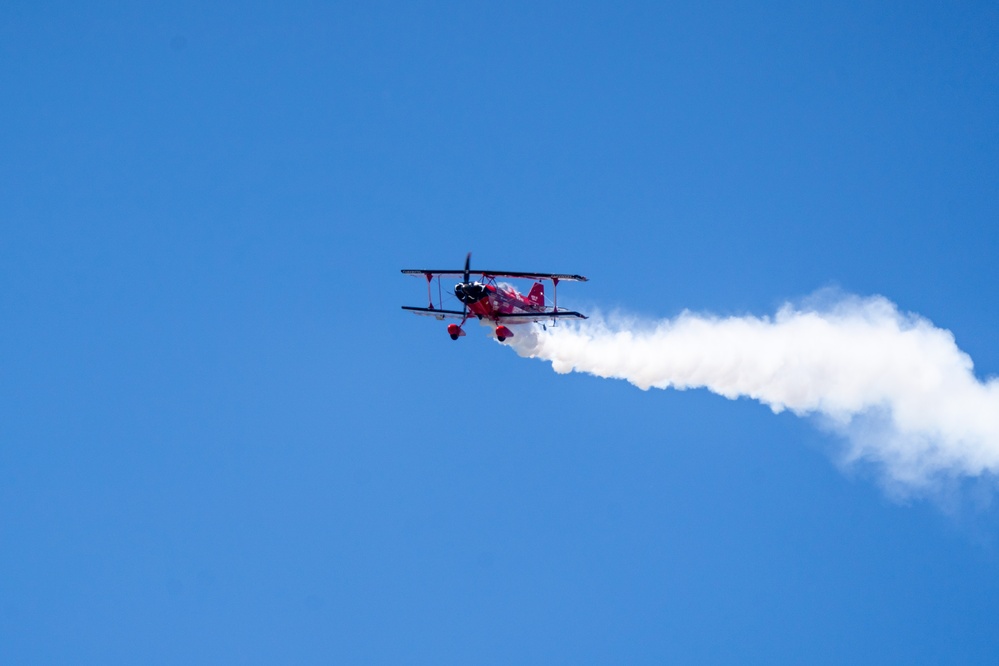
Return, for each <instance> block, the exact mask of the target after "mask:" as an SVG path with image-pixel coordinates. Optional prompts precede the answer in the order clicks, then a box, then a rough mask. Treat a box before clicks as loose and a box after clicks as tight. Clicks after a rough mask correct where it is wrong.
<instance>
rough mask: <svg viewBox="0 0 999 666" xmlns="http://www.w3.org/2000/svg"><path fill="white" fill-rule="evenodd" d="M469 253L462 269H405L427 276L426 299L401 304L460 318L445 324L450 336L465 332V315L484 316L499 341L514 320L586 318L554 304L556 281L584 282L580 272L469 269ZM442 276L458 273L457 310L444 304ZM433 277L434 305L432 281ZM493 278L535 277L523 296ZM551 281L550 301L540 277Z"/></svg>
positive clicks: (439, 316) (510, 334) (431, 314)
mask: <svg viewBox="0 0 999 666" xmlns="http://www.w3.org/2000/svg"><path fill="white" fill-rule="evenodd" d="M471 263H472V253H471V252H469V253H468V256H467V257H465V269H464V270H430V269H424V268H415V269H405V270H403V271H402V272H403V273H404V274H406V275H422V276H423V277H424V278H426V280H427V301H428V302H429V304H428V305H427V307H425V308H417V307H411V306H408V305H404V306H402V309H403V310H408V311H409V312H412V313H414V314H418V315H424V316H428V317H434V318H435V319H437V320H444V319H460V320H461V322H460V323H457V324H448V326H447V332H448V334H449V335H450V336H451V339H452V340H457V339H458V338H459V337H461V336H463V335H465V330H464V328H463V327H464V326H465V322H466V321H467V320H468V319H469V317H475V318H476V319H479V320H486V321H488V322H490V323H491V324H492V326H493V327H494V329H495V331H496V339H497V340H499V341H500V342H503V341H504V340H506V339H507V338H512V337H513V331H511V330H510V329H509V328H507V327H508V326H513V325H516V324H531V323H543V322H547V321H549V320H551V321H552V322H556V321H558V320H559V319H565V318H574V319H586V316H585V315H582V314H580V313H578V312H574V311H572V310H565V309H562V310H560V309H559V307H558V283H559V282H586V278H585V277H583V276H582V275H567V274H564V273H520V272H517V271H482V270H475V271H473V270H472V269H471ZM472 275H476V276H481V281H480V280H476V281H474V282H473V281H472ZM442 277H460V278H461V282H459V283H458V284H456V285H454V297H455V298H456V299H457V300H458V302H459V303H461V305H462V309H461V310H448V309H446V308H444V296H443V291H442V289H441V278H442ZM434 278H436V279H437V305H434V299H433V289H432V287H433V282H434ZM497 278H500V279H502V278H524V279H529V280H535V283H534V286H532V287H531V290H530V291H529V292H528V293H527V295H526V296H524V295H523V294H521V293H520V292H519V291H517V290H516V289H514V288H513V287H512V286H510V285H508V284H506V283H504V282H497V281H496V280H497ZM545 280H550V281H551V283H552V296H553V301H552V305H551V306H550V307H549V305H548V304H547V302H546V301H545V286H544V281H545Z"/></svg>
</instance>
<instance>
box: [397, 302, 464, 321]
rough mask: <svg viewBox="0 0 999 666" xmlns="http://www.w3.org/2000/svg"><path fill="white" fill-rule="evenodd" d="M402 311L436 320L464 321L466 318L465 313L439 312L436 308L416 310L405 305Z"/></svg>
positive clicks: (455, 311) (456, 311)
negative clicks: (452, 319) (451, 319)
mask: <svg viewBox="0 0 999 666" xmlns="http://www.w3.org/2000/svg"><path fill="white" fill-rule="evenodd" d="M402 309H403V310H409V311H410V312H412V313H413V314H418V315H424V316H426V317H434V318H436V319H444V318H454V319H463V318H464V317H465V313H464V312H462V311H461V310H438V309H436V308H414V307H410V306H408V305H403V306H402Z"/></svg>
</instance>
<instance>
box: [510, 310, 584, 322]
mask: <svg viewBox="0 0 999 666" xmlns="http://www.w3.org/2000/svg"><path fill="white" fill-rule="evenodd" d="M494 316H495V317H496V321H501V322H503V323H504V324H530V323H533V322H542V321H546V320H548V319H558V318H561V317H573V318H576V319H586V318H587V317H586V315H584V314H580V313H578V312H572V311H570V310H559V311H558V312H517V313H514V314H497V315H494Z"/></svg>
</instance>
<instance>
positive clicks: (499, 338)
mask: <svg viewBox="0 0 999 666" xmlns="http://www.w3.org/2000/svg"><path fill="white" fill-rule="evenodd" d="M496 339H497V340H499V341H500V342H503V341H504V340H506V338H504V337H503V336H502V335H497V336H496Z"/></svg>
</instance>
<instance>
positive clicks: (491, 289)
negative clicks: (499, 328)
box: [468, 284, 545, 321]
mask: <svg viewBox="0 0 999 666" xmlns="http://www.w3.org/2000/svg"><path fill="white" fill-rule="evenodd" d="M485 287H486V295H485V296H484V297H483V298H481V299H479V300H477V301H475V302H474V303H472V304H471V305H469V306H468V309H469V311H470V312H471V313H472V314H474V315H475V316H477V317H479V318H485V319H490V320H492V321H497V320H498V317H497V316H496V315H498V314H522V313H531V312H544V311H545V308H544V305H543V304H537V303H533V302H531V301H529V300H527V298H525V297H524V296H523V295H522V294H521V293H520V292H519V291H517V290H516V289H514V288H513V287H511V286H509V285H505V284H501V285H499V286H497V285H494V284H487V285H485Z"/></svg>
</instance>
